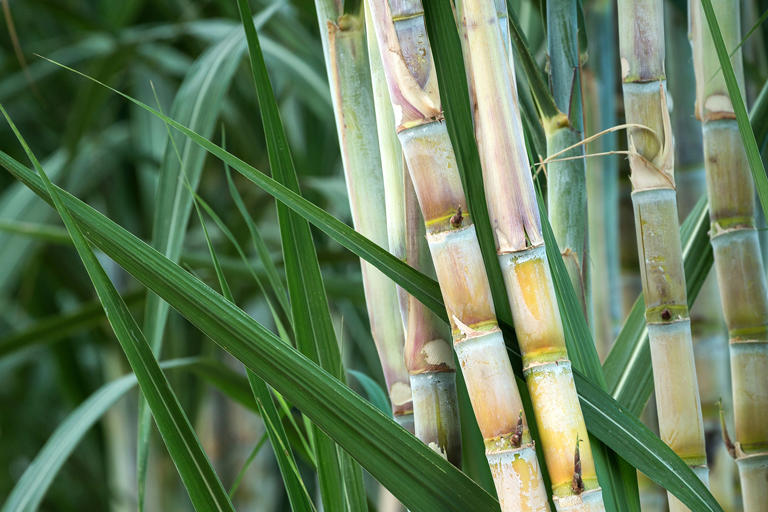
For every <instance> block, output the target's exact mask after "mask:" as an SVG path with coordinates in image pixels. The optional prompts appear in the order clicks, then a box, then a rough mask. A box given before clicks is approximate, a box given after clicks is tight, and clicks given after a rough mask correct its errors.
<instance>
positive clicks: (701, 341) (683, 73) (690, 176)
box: [666, 4, 736, 510]
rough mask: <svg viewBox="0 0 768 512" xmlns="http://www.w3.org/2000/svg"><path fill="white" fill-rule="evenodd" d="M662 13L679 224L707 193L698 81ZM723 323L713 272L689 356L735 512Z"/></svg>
mask: <svg viewBox="0 0 768 512" xmlns="http://www.w3.org/2000/svg"><path fill="white" fill-rule="evenodd" d="M666 14H667V19H668V23H667V27H666V37H667V44H668V46H669V48H668V51H667V63H668V66H667V69H668V70H669V71H668V77H669V93H670V97H671V100H672V102H671V103H672V105H673V108H672V112H671V116H672V131H673V133H675V169H676V174H677V185H678V213H679V220H680V222H682V221H683V219H685V217H687V215H688V213H689V212H690V211H691V210H692V209H693V207H694V206H695V205H696V203H697V202H698V201H699V199H700V198H701V197H702V196H703V195H704V194H706V191H707V190H706V178H705V173H704V162H703V154H702V137H701V129H700V127H699V123H698V122H697V121H696V117H695V115H694V103H695V101H696V81H695V77H694V73H693V66H689V65H677V63H688V62H691V61H692V55H691V46H690V43H689V41H688V34H687V32H688V30H687V28H688V20H687V13H686V11H685V10H683V9H681V8H680V7H679V6H675V5H672V4H667V6H666ZM723 325H724V323H723V315H722V311H721V308H720V298H719V292H718V288H717V282H716V280H715V275H714V272H712V273H711V274H710V275H709V276H708V277H707V279H706V281H705V282H704V285H703V286H702V289H701V291H700V292H699V295H698V297H697V299H696V303H695V305H694V306H693V308H692V309H691V330H692V333H693V353H694V358H695V360H696V375H697V378H698V379H697V380H698V384H699V393H700V396H701V410H702V417H703V420H704V435H705V439H706V448H707V454H708V455H709V460H708V463H709V464H708V466H709V470H710V473H709V484H710V488H711V490H712V494H713V495H714V496H715V498H717V500H718V502H720V504H721V505H722V506H723V508H724V509H726V510H734V507H735V492H734V486H733V483H734V481H735V477H736V474H735V473H736V465H735V464H734V463H733V461H732V460H731V459H730V457H728V453H727V450H726V449H725V445H724V444H723V442H722V432H721V430H720V409H719V407H720V401H721V400H723V399H726V400H727V398H726V397H727V395H728V394H730V383H729V380H730V379H729V376H728V356H727V354H728V351H727V350H728V342H727V338H726V336H725V330H724V329H723Z"/></svg>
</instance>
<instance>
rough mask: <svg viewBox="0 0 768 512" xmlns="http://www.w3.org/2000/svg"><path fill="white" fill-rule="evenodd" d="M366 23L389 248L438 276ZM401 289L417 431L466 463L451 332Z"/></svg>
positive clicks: (437, 448)
mask: <svg viewBox="0 0 768 512" xmlns="http://www.w3.org/2000/svg"><path fill="white" fill-rule="evenodd" d="M366 27H367V29H368V50H369V59H370V66H371V81H372V85H373V97H374V104H375V107H376V123H377V126H378V133H379V148H380V151H381V164H382V171H383V174H384V194H385V199H386V211H387V215H386V226H387V234H388V239H389V250H390V252H391V253H392V254H394V255H395V256H397V257H398V258H400V259H402V260H403V261H405V262H406V263H408V264H409V265H411V266H412V267H414V268H416V269H417V270H419V271H421V272H422V273H425V274H427V275H430V276H434V274H435V270H434V267H433V266H432V262H431V261H430V257H429V247H428V246H427V240H426V236H425V235H426V233H425V231H424V219H423V218H422V216H421V211H420V210H419V204H418V200H417V198H416V192H415V191H414V189H413V184H412V183H411V178H410V177H409V176H408V172H407V169H406V167H405V165H404V162H403V155H402V151H401V149H400V141H399V140H398V139H397V131H396V130H395V114H394V112H393V111H392V103H391V102H390V100H389V92H388V91H387V82H386V77H385V76H384V69H383V67H382V64H381V58H380V57H379V46H378V43H377V41H376V34H375V28H374V26H373V19H372V18H371V16H370V9H367V8H366ZM397 292H398V299H399V303H400V314H401V316H402V321H403V325H404V327H405V367H406V369H407V370H408V373H409V375H410V382H411V390H412V392H413V419H414V432H415V434H416V437H418V438H419V439H420V440H421V441H422V442H424V443H425V444H426V445H427V446H429V447H431V448H433V449H434V450H435V451H437V452H438V453H440V454H441V455H443V456H444V457H446V458H447V459H448V460H449V461H450V462H452V463H453V464H454V465H456V466H459V467H460V465H461V426H460V423H459V411H458V402H457V396H456V366H455V364H454V362H453V353H452V351H451V344H450V341H448V340H450V333H449V332H448V329H447V328H446V325H445V324H444V323H443V322H441V321H440V319H439V318H438V317H437V316H436V315H435V314H434V313H432V312H431V311H430V310H429V309H427V307H426V306H424V305H423V304H422V303H421V302H419V301H418V300H416V298H414V297H413V296H412V295H410V294H409V293H407V292H406V291H404V290H403V289H402V288H400V287H399V286H398V287H397Z"/></svg>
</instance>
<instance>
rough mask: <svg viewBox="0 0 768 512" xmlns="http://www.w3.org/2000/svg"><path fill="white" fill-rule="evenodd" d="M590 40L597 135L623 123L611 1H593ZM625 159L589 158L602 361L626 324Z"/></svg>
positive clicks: (589, 118)
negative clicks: (622, 276) (622, 257)
mask: <svg viewBox="0 0 768 512" xmlns="http://www.w3.org/2000/svg"><path fill="white" fill-rule="evenodd" d="M584 7H585V9H586V13H585V16H586V22H587V38H588V40H589V44H590V49H591V51H590V52H589V59H588V60H587V63H586V64H587V66H586V68H585V70H584V74H583V78H584V87H583V88H584V91H585V94H584V108H585V110H586V112H587V115H586V116H585V120H586V123H587V126H586V128H587V132H588V133H589V134H590V135H591V134H595V133H597V132H600V131H602V130H606V129H608V128H611V127H612V126H616V125H617V124H618V120H617V116H616V87H615V77H616V73H617V70H616V62H615V61H616V58H617V52H616V37H617V34H616V13H615V9H616V8H615V4H614V3H613V1H611V0H598V1H593V2H589V3H587V4H586V5H585V6H584ZM617 139H618V135H617V134H616V133H615V132H611V133H606V134H605V135H602V136H601V137H600V138H599V139H597V140H595V141H594V142H591V143H590V144H588V145H587V151H588V152H589V153H606V152H609V151H613V150H615V149H616V147H617V145H618V144H617V142H618V140H617ZM618 164H619V158H618V157H617V156H602V157H596V158H588V159H587V161H586V166H587V200H588V202H589V208H588V211H587V214H588V217H587V218H588V227H589V230H588V231H589V263H590V264H589V267H588V268H589V272H588V274H589V275H591V276H598V278H597V279H592V280H590V298H591V301H590V324H591V326H592V330H593V332H594V334H595V344H596V346H597V353H598V355H599V356H600V359H601V360H604V359H605V357H606V356H607V355H608V351H609V350H610V348H611V345H612V344H613V340H614V339H615V337H616V335H617V334H618V329H619V327H620V325H621V321H622V318H623V317H622V296H621V286H620V283H619V247H620V245H619V216H618V211H619V165H618Z"/></svg>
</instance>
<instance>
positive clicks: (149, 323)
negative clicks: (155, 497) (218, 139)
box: [136, 4, 277, 510]
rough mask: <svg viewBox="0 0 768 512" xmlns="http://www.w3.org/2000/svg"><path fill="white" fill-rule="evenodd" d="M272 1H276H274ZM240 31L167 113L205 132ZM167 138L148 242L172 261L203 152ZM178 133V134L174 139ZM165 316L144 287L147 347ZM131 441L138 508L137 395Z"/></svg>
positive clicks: (142, 453)
mask: <svg viewBox="0 0 768 512" xmlns="http://www.w3.org/2000/svg"><path fill="white" fill-rule="evenodd" d="M275 5H277V4H275ZM275 10H276V9H275V8H272V9H270V10H268V11H265V13H263V14H262V15H261V16H260V18H259V23H264V22H266V21H267V20H268V19H269V17H270V16H271V15H272V14H273V13H274V12H275ZM244 43H245V40H244V37H243V34H242V32H241V31H240V30H238V29H237V27H233V28H232V29H230V31H229V34H228V35H227V37H225V38H224V39H222V40H221V41H219V42H217V43H216V44H214V45H213V46H212V47H211V48H209V49H208V50H207V51H206V52H204V53H203V55H201V56H200V58H198V59H197V60H196V61H195V64H194V66H193V67H192V68H191V69H190V70H189V72H188V73H187V76H186V77H185V79H184V81H183V83H182V84H181V87H180V88H179V92H178V93H177V95H176V97H175V99H174V102H173V105H172V107H171V115H172V116H173V117H174V118H175V119H181V120H183V122H184V124H187V125H189V126H190V127H192V128H193V129H194V130H196V131H199V132H200V133H202V134H204V135H205V136H206V137H210V136H211V134H212V133H213V130H214V128H215V126H216V120H217V119H218V117H219V112H220V110H221V108H222V105H223V103H224V95H225V93H226V91H227V89H228V88H229V84H230V82H231V81H232V78H233V77H234V75H235V71H236V70H237V67H238V65H239V64H240V61H241V56H242V53H243V51H244V50H245V44H244ZM172 136H173V137H175V138H173V139H171V144H167V146H166V150H165V156H164V157H163V165H162V168H161V170H160V177H159V182H158V186H157V195H156V198H155V212H154V222H153V226H152V245H153V246H154V247H155V248H157V250H159V251H160V252H162V253H163V254H164V255H166V256H167V257H169V258H170V259H171V260H173V261H176V262H178V261H179V258H180V256H181V249H182V245H183V242H184V235H185V233H186V227H187V223H188V222H189V215H190V213H191V208H192V194H191V192H190V191H189V190H187V188H186V187H185V183H186V182H187V181H188V182H189V183H190V184H191V188H192V190H193V191H194V190H195V189H197V185H198V183H199V181H200V175H201V173H202V170H203V163H204V161H205V157H206V153H205V151H203V150H202V149H201V148H200V147H199V146H197V145H196V144H193V143H192V142H191V141H190V140H189V139H188V138H186V137H180V136H179V135H178V134H177V133H174V134H173V135H172ZM177 139H178V140H177ZM167 318H168V305H167V304H166V303H165V302H163V301H162V300H160V298H159V297H157V296H156V295H154V294H152V293H150V294H149V295H148V296H147V303H146V307H145V311H144V325H143V328H144V333H145V334H146V336H147V339H148V340H149V343H150V345H151V347H152V351H153V353H154V354H155V356H157V357H159V356H160V354H161V352H162V345H163V339H164V337H163V331H164V330H165V325H166V320H167ZM138 421H139V426H138V434H137V436H138V441H137V447H136V448H137V463H136V466H137V474H138V489H139V497H138V499H139V510H142V509H143V507H144V492H145V486H146V485H145V484H146V476H147V458H148V456H149V442H150V437H149V433H150V432H149V427H150V418H149V411H147V409H146V404H145V402H144V401H143V400H142V399H140V401H139V420H138Z"/></svg>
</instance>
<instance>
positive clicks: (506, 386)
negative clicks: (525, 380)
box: [454, 329, 523, 439]
mask: <svg viewBox="0 0 768 512" xmlns="http://www.w3.org/2000/svg"><path fill="white" fill-rule="evenodd" d="M454 346H455V348H456V354H457V355H458V357H459V363H460V364H461V370H462V372H463V373H464V380H465V381H466V383H467V391H468V392H469V397H470V401H471V402H472V408H473V409H474V411H475V416H478V417H482V418H488V419H489V420H490V421H488V423H487V425H479V426H480V432H481V433H482V435H483V438H484V439H491V438H494V437H496V436H500V435H502V434H506V433H508V432H509V431H510V430H512V429H510V427H514V425H516V424H517V421H518V418H519V414H520V413H521V412H522V410H523V403H522V400H521V399H520V393H519V392H518V390H517V385H516V383H515V374H514V372H513V371H512V365H511V364H510V362H509V358H508V357H507V347H506V345H505V344H504V337H503V336H502V335H501V331H499V330H498V329H497V330H495V331H492V332H489V333H485V334H481V335H478V336H475V337H471V338H466V339H464V340H463V341H461V342H459V343H456V344H455V345H454Z"/></svg>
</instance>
